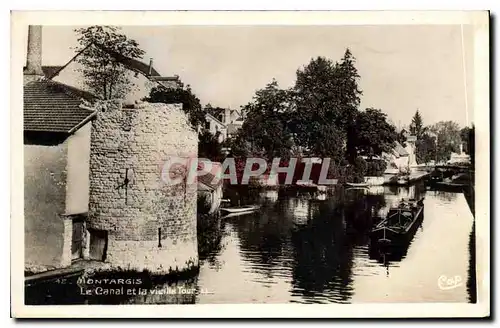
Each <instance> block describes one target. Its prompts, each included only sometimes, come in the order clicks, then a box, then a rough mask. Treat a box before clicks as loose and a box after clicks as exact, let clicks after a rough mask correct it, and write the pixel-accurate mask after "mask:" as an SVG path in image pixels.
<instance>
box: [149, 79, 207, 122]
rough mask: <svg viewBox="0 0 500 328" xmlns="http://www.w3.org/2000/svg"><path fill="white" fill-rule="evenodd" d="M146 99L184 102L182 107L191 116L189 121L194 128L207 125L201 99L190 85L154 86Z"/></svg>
mask: <svg viewBox="0 0 500 328" xmlns="http://www.w3.org/2000/svg"><path fill="white" fill-rule="evenodd" d="M144 100H146V101H148V102H152V103H165V104H178V103H181V104H182V109H183V110H184V111H185V112H186V114H187V115H188V116H189V121H190V122H191V125H192V126H193V128H195V129H197V128H198V127H200V126H202V127H203V126H204V125H205V122H206V120H205V113H204V112H203V109H202V106H201V103H200V99H198V97H196V95H195V94H194V93H193V91H192V90H191V87H190V86H189V85H188V86H186V87H182V88H168V89H167V88H165V87H162V86H158V87H154V88H152V89H151V91H150V93H149V97H146V98H145V99H144Z"/></svg>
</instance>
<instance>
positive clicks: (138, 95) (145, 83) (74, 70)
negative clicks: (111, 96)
mask: <svg viewBox="0 0 500 328" xmlns="http://www.w3.org/2000/svg"><path fill="white" fill-rule="evenodd" d="M82 68H83V67H82V65H80V64H79V63H78V62H77V61H72V62H71V63H69V64H68V66H66V67H65V68H64V69H63V70H62V71H61V72H59V74H58V75H57V76H55V77H54V78H53V80H54V81H57V82H60V83H64V84H67V85H70V86H72V87H75V88H78V89H82V90H86V91H89V92H91V93H95V92H94V91H93V90H91V89H90V88H89V87H88V86H87V85H86V84H85V79H84V77H83V74H82V73H81V71H80V70H81V69H82ZM126 74H127V78H128V79H129V80H130V82H131V85H130V90H128V92H127V93H126V94H125V96H124V101H125V102H130V103H132V102H135V101H136V100H141V99H143V98H144V97H147V96H149V92H150V90H151V88H152V87H153V86H155V85H156V83H155V82H151V81H150V80H149V79H148V78H146V77H145V76H144V75H142V74H139V73H137V74H135V72H132V71H131V70H126ZM97 96H102V95H100V94H97Z"/></svg>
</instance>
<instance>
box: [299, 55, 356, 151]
mask: <svg viewBox="0 0 500 328" xmlns="http://www.w3.org/2000/svg"><path fill="white" fill-rule="evenodd" d="M354 62H355V59H354V57H353V56H352V54H351V52H350V50H349V49H347V50H346V52H345V54H344V57H343V58H342V60H341V61H340V62H337V63H334V62H332V61H331V60H330V59H327V58H325V57H318V58H316V59H313V60H311V62H310V63H309V64H308V65H307V66H305V67H304V68H303V69H299V70H298V71H297V81H296V83H295V86H294V88H293V102H294V108H293V110H294V117H293V120H292V122H291V123H292V124H291V129H292V131H293V132H294V136H295V139H296V141H297V143H298V144H299V145H301V146H303V147H304V148H306V149H307V150H309V152H310V153H311V154H312V155H316V156H320V157H332V158H334V159H337V160H340V158H341V156H342V155H343V153H344V151H345V147H346V145H347V138H348V132H350V135H352V134H354V133H355V131H354V128H353V127H352V126H351V124H352V122H353V121H354V118H355V117H356V111H357V107H358V106H359V103H360V96H361V94H362V92H361V91H360V90H359V88H358V84H357V81H358V79H359V75H358V72H357V69H356V67H355V66H354Z"/></svg>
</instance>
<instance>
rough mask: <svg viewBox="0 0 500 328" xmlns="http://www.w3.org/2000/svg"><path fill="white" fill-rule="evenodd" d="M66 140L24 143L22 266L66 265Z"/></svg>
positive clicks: (54, 266)
mask: <svg viewBox="0 0 500 328" xmlns="http://www.w3.org/2000/svg"><path fill="white" fill-rule="evenodd" d="M67 152H68V142H67V141H65V142H63V143H61V144H58V145H33V144H31V145H24V231H25V238H24V240H25V269H26V270H27V271H33V272H39V271H44V270H46V269H50V268H58V267H61V266H65V265H68V264H69V263H68V260H69V261H71V260H70V259H68V258H67V257H65V256H63V255H64V247H65V243H64V235H65V229H68V225H67V224H65V220H64V218H63V214H64V212H65V199H66V179H67V171H66V166H67Z"/></svg>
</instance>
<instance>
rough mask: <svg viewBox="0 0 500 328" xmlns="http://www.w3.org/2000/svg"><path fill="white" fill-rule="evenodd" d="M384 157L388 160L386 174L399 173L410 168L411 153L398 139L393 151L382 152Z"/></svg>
mask: <svg viewBox="0 0 500 328" xmlns="http://www.w3.org/2000/svg"><path fill="white" fill-rule="evenodd" d="M382 158H384V159H385V161H386V162H387V169H386V170H385V174H394V175H397V174H399V173H401V172H404V171H405V170H408V169H409V163H410V161H409V159H410V154H409V153H408V151H407V150H406V149H405V147H403V146H402V145H401V144H400V143H399V142H398V141H396V142H395V145H394V148H393V149H392V151H391V152H389V153H386V152H384V153H382Z"/></svg>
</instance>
